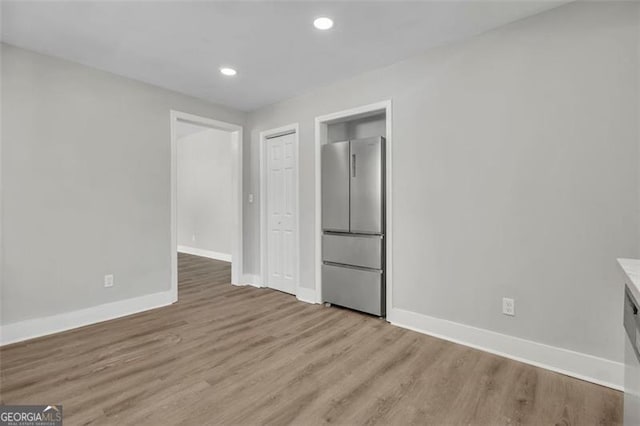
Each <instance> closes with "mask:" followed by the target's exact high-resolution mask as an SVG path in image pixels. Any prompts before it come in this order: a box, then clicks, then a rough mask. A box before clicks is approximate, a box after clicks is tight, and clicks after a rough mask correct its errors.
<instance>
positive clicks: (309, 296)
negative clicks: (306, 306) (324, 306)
mask: <svg viewBox="0 0 640 426" xmlns="http://www.w3.org/2000/svg"><path fill="white" fill-rule="evenodd" d="M296 298H297V299H298V300H300V301H301V302H306V303H319V302H318V299H317V297H316V291H315V289H312V288H305V287H298V288H297V290H296Z"/></svg>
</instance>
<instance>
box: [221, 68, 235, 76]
mask: <svg viewBox="0 0 640 426" xmlns="http://www.w3.org/2000/svg"><path fill="white" fill-rule="evenodd" d="M220 73H222V74H224V75H229V76H231V75H236V74H238V72H237V71H236V70H234V69H233V68H229V67H222V68H220Z"/></svg>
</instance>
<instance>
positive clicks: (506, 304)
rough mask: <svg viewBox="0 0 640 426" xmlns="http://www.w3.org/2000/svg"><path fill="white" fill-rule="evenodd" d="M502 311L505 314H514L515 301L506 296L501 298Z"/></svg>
mask: <svg viewBox="0 0 640 426" xmlns="http://www.w3.org/2000/svg"><path fill="white" fill-rule="evenodd" d="M502 313H503V314H505V315H511V316H515V315H516V302H515V301H514V300H513V299H509V298H508V297H503V298H502Z"/></svg>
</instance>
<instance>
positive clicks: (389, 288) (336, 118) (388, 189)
mask: <svg viewBox="0 0 640 426" xmlns="http://www.w3.org/2000/svg"><path fill="white" fill-rule="evenodd" d="M381 112H384V113H385V121H386V123H385V124H386V126H385V127H386V134H385V138H386V145H385V216H386V218H385V239H386V250H385V262H386V263H385V275H386V277H385V280H386V302H387V303H386V305H387V317H388V315H389V313H390V312H392V308H393V215H392V213H393V200H392V196H393V191H392V188H393V182H392V177H393V174H392V170H391V167H392V165H393V161H392V154H393V133H392V122H393V120H392V118H393V116H392V111H391V99H388V100H385V101H381V102H376V103H373V104H369V105H363V106H359V107H355V108H350V109H346V110H343V111H338V112H334V113H331V114H326V115H321V116H318V117H316V119H315V160H316V164H315V192H316V211H315V219H316V220H315V252H316V253H315V281H316V285H315V293H316V294H315V297H316V300H315V302H316V303H322V175H321V166H322V164H321V158H320V157H321V155H322V151H321V148H322V145H324V144H325V143H327V127H328V125H329V124H331V123H336V122H340V121H344V120H345V119H351V118H353V119H355V118H361V117H362V118H363V117H367V116H371V115H375V114H379V113H381Z"/></svg>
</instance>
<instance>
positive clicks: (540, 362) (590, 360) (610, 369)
mask: <svg viewBox="0 0 640 426" xmlns="http://www.w3.org/2000/svg"><path fill="white" fill-rule="evenodd" d="M387 320H388V321H389V322H390V323H391V324H393V325H396V326H399V327H403V328H408V329H410V330H414V331H417V332H420V333H424V334H428V335H430V336H434V337H438V338H441V339H444V340H449V341H451V342H455V343H459V344H462V345H465V346H470V347H472V348H476V349H480V350H483V351H486V352H490V353H493V354H496V355H500V356H503V357H505V358H510V359H513V360H516V361H521V362H524V363H527V364H531V365H535V366H536V367H541V368H545V369H547V370H552V371H556V372H558V373H562V374H566V375H567V376H572V377H576V378H578V379H581V380H586V381H588V382H592V383H597V384H599V385H603V386H607V387H610V388H613V389H617V390H623V388H624V364H622V363H620V362H615V361H611V360H608V359H604V358H599V357H596V356H593V355H588V354H584V353H580V352H575V351H571V350H568V349H563V348H558V347H555V346H549V345H545V344H542V343H537V342H533V341H531V340H525V339H521V338H518V337H513V336H508V335H506V334H500V333H496V332H493V331H489V330H485V329H481V328H477V327H472V326H469V325H464V324H459V323H455V322H452V321H447V320H443V319H439V318H434V317H430V316H427V315H422V314H418V313H415V312H411V311H406V310H403V309H398V308H393V309H392V310H391V312H390V313H389V315H387Z"/></svg>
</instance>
